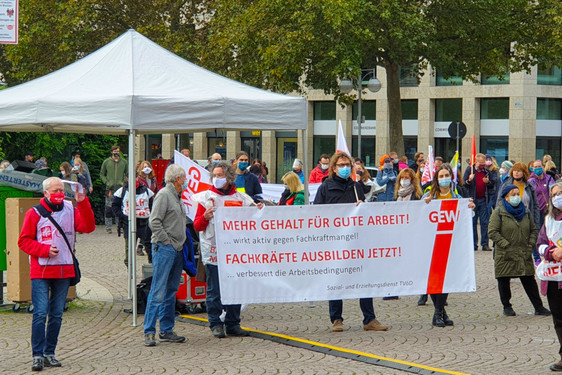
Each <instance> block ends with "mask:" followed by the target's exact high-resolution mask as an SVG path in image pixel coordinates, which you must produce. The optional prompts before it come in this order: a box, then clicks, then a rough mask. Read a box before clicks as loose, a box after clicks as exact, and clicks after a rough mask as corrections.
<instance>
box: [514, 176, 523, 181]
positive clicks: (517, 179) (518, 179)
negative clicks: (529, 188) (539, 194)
mask: <svg viewBox="0 0 562 375" xmlns="http://www.w3.org/2000/svg"><path fill="white" fill-rule="evenodd" d="M513 179H514V180H515V181H521V180H522V179H523V177H519V178H515V177H513Z"/></svg>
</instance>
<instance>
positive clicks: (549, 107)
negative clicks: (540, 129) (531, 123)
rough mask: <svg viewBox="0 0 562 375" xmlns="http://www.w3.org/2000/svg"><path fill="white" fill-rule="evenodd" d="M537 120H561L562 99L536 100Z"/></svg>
mask: <svg viewBox="0 0 562 375" xmlns="http://www.w3.org/2000/svg"><path fill="white" fill-rule="evenodd" d="M537 120H562V99H548V98H537Z"/></svg>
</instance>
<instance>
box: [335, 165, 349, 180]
mask: <svg viewBox="0 0 562 375" xmlns="http://www.w3.org/2000/svg"><path fill="white" fill-rule="evenodd" d="M338 176H340V177H341V178H344V179H346V178H349V176H351V167H338Z"/></svg>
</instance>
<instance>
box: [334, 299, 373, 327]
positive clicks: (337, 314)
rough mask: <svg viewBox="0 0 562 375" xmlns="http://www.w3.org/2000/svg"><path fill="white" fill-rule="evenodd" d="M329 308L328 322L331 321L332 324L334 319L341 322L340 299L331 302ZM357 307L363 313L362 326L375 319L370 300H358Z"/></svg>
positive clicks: (371, 300) (341, 306)
mask: <svg viewBox="0 0 562 375" xmlns="http://www.w3.org/2000/svg"><path fill="white" fill-rule="evenodd" d="M329 306H330V320H331V321H332V323H333V322H334V321H335V320H336V319H341V320H343V318H342V316H341V314H342V310H343V301H342V300H341V299H338V300H332V301H330V302H329ZM359 307H361V312H362V313H363V324H369V323H370V322H371V321H373V320H375V319H376V317H375V309H374V307H373V299H372V298H360V299H359Z"/></svg>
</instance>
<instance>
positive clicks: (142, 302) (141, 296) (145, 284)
mask: <svg viewBox="0 0 562 375" xmlns="http://www.w3.org/2000/svg"><path fill="white" fill-rule="evenodd" d="M151 285H152V276H150V277H147V278H146V279H144V280H141V282H140V283H138V284H137V313H138V314H144V312H145V311H146V305H147V303H148V293H150V286H151Z"/></svg>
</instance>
